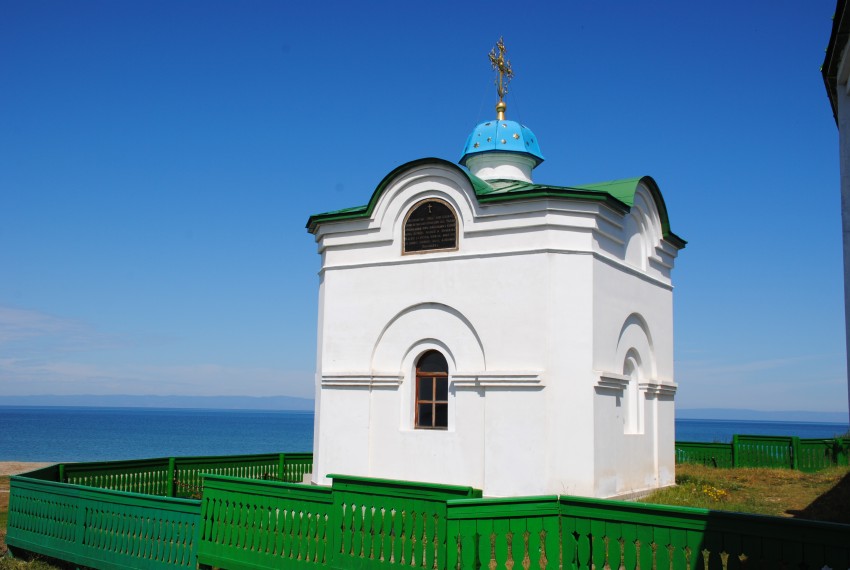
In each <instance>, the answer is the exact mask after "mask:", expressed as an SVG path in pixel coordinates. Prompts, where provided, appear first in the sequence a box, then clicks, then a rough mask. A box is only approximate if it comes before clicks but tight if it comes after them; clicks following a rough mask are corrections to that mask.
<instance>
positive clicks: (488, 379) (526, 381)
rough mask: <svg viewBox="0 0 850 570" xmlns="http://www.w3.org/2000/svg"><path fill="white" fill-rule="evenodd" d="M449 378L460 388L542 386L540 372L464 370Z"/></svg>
mask: <svg viewBox="0 0 850 570" xmlns="http://www.w3.org/2000/svg"><path fill="white" fill-rule="evenodd" d="M449 380H451V381H452V383H454V385H455V386H457V387H458V388H502V387H504V388H542V387H543V378H542V377H541V374H540V373H539V372H464V373H458V374H452V375H451V376H450V378H449Z"/></svg>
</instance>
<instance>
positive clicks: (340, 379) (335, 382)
mask: <svg viewBox="0 0 850 570" xmlns="http://www.w3.org/2000/svg"><path fill="white" fill-rule="evenodd" d="M402 380H403V377H402V376H401V375H399V374H326V375H323V376H322V387H324V386H342V387H358V388H381V387H384V388H395V387H398V386H399V385H401V382H402Z"/></svg>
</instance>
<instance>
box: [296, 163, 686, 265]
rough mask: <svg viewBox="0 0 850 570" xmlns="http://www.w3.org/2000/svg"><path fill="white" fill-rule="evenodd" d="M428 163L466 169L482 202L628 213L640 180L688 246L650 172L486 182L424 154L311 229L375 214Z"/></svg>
mask: <svg viewBox="0 0 850 570" xmlns="http://www.w3.org/2000/svg"><path fill="white" fill-rule="evenodd" d="M427 164H434V165H440V166H444V167H447V168H453V169H455V170H457V171H458V172H461V173H463V175H464V176H466V178H467V179H468V180H469V182H470V184H471V185H472V189H473V190H474V191H475V197H476V199H477V200H478V202H479V203H481V204H490V203H495V202H508V201H516V200H530V199H534V198H555V199H567V200H585V201H591V202H603V203H605V204H606V205H607V206H610V207H611V208H613V209H615V210H618V211H620V212H623V213H625V212H628V211H629V210H630V209H631V207H632V205H633V204H634V198H635V191H636V190H637V187H638V184H640V183H641V182H642V183H643V184H644V185H645V186H646V187H647V188H649V191H650V193H651V194H652V198H653V200H654V201H655V206H656V207H657V208H658V215H659V216H660V218H661V230H662V233H663V234H664V238H665V239H666V240H667V241H669V242H670V243H671V244H673V245H674V246H676V247H677V248H679V249H681V248H683V247H685V244H686V243H687V242H686V241H685V240H683V239H682V238H680V237H679V236H677V235H676V234H674V233H673V232H672V231H670V221H669V219H668V217H667V206H666V205H665V204H664V198H662V196H661V191H660V190H659V189H658V184H656V183H655V180H653V179H652V177H650V176H643V177H640V178H628V179H625V180H611V181H609V182H599V183H597V184H586V185H583V186H550V185H548V184H532V183H530V182H520V181H517V180H490V181H486V182H485V181H484V180H482V179H480V178H478V177H477V176H474V175H472V174H470V173H469V172H467V171H466V170H463V169H461V168H460V167H458V166H456V165H455V164H453V163H451V162H449V161H447V160H443V159H441V158H421V159H419V160H414V161H412V162H408V163H407V164H402V165H401V166H399V167H398V168H396V169H395V170H393V171H392V172H390V173H389V174H387V175H386V176H385V177H384V179H383V180H381V183H380V184H378V187H377V188H375V191H374V192H373V193H372V197H371V198H370V199H369V203H368V204H366V205H364V206H357V207H354V208H346V209H344V210H335V211H333V212H325V213H324V214H315V215H313V216H310V219H309V220H307V229H308V230H309V231H310V232H311V233H315V232H316V229H317V228H318V226H319V225H320V224H324V223H329V222H341V221H345V220H356V219H360V218H368V217H369V216H371V215H372V211H373V210H374V209H375V205H376V204H377V203H378V199H379V198H380V197H381V194H383V192H384V190H385V189H386V188H387V186H389V183H390V182H391V181H392V180H393V179H394V178H395V177H396V176H398V175H399V174H400V173H401V172H403V171H406V170H409V169H411V168H415V167H417V166H423V165H427Z"/></svg>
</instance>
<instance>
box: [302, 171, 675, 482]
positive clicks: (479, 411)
mask: <svg viewBox="0 0 850 570" xmlns="http://www.w3.org/2000/svg"><path fill="white" fill-rule="evenodd" d="M648 195H649V194H648V191H646V189H643V190H642V191H641V192H639V195H638V197H637V199H636V202H637V204H638V207H637V208H635V209H634V211H635V212H642V214H641V216H643V217H642V218H635V219H634V220H633V221H632V222H630V221H629V220H628V219H627V217H624V216H622V215H621V214H620V213H618V212H614V211H612V210H610V209H608V208H607V207H605V206H601V205H598V204H593V203H587V202H565V201H548V200H536V201H529V202H512V203H506V204H500V205H493V206H481V205H479V204H478V203H477V202H476V201H475V200H474V199H472V198H471V196H472V190H471V188H469V184H468V181H467V180H466V179H465V177H464V176H463V175H462V174H461V173H460V172H457V171H455V170H453V169H447V168H441V167H434V166H429V167H425V168H416V169H413V170H411V171H410V172H408V173H405V174H404V175H402V176H401V177H400V178H399V180H397V181H395V182H393V183H392V184H391V185H390V186H389V187H388V188H387V190H386V191H385V193H384V195H383V196H382V198H381V200H379V203H378V205H377V206H376V209H375V212H374V214H373V218H372V220H368V221H363V220H360V221H350V222H341V223H335V224H327V225H323V226H321V227H320V228H319V230H318V233H317V240H318V242H319V248H320V251H321V253H322V272H321V288H320V311H319V318H320V323H319V356H318V359H319V363H318V366H317V370H318V373H317V419H316V421H317V426H316V438H315V442H316V453H315V457H314V462H315V463H314V469H313V477H314V482H316V483H322V484H327V483H329V480H328V479H327V475H328V474H329V473H345V474H350V475H362V476H373V477H385V478H396V479H408V480H418V481H431V482H437V483H451V484H462V485H472V486H474V487H478V488H482V489H483V490H484V492H485V494H486V495H488V496H508V495H534V494H546V493H561V494H577V495H586V496H612V495H616V494H621V493H625V492H631V491H634V490H639V489H644V488H648V487H652V486H658V485H665V484H670V483H672V474H673V469H674V466H673V463H672V460H673V409H672V408H673V405H672V392H670V391H668V392H667V393H665V394H664V395H662V396H658V395H655V394H651V395H649V396H647V397H646V398H645V401H644V404H643V406H644V408H643V430H642V433H641V434H629V435H626V434H625V433H624V430H623V420H622V415H619V416H618V410H617V406H616V395H614V394H611V393H609V392H610V391H609V392H606V391H605V390H599V389H597V384H598V381H599V376H600V373H601V372H612V373H622V366H623V362H622V356H623V355H622V354H618V349H619V350H621V352H622V347H620V346H618V338H619V336H620V333H621V329H622V328H623V326H624V323H626V321H627V320H628V319H629V317H630V315H632V314H635V313H637V314H640V315H641V318H642V319H644V322H645V323H646V328H647V329H648V330H649V331H650V333H651V336H652V339H653V343H652V348H651V350H650V349H648V348H646V347H643V346H641V347H640V349H641V350H643V351H644V354H642V355H641V356H642V358H643V359H645V361H646V364H647V367H648V368H647V370H646V371H644V377H645V379H647V380H648V381H650V382H649V383H650V384H652V383H656V384H657V383H666V384H668V385H670V386H672V385H673V384H672V378H673V360H672V292H671V286H670V281H669V277H670V269H671V267H672V259H673V257H675V250H674V249H673V248H672V247H670V246H669V244H665V243H663V242H661V241H660V227H658V226H659V223H658V219H657V212H655V211H654V206H653V204H652V203H651V199H649V200H647V199H646V197H647V196H648ZM430 197H433V198H439V199H442V200H445V201H446V202H448V203H450V204H451V205H452V207H453V208H455V210H456V211H457V212H458V216H459V218H460V220H459V221H460V236H459V240H460V247H459V249H458V251H456V252H444V253H428V254H421V255H407V256H403V255H401V252H400V249H401V247H400V240H401V227H400V223H399V220H401V219H403V217H404V213H405V212H406V211H407V210H408V209H409V208H410V207H412V206H413V205H414V204H415V203H417V202H418V201H419V200H421V199H423V198H430ZM653 216H654V217H653ZM640 223H643V225H644V227H643V231H644V235H643V236H642V237H641V239H642V240H644V242H643V243H642V244H641V245H639V247H640V248H642V249H641V250H640V251H642V252H643V253H642V255H644V256H645V257H646V259H642V258H640V257H635V256H634V253H633V252H632V253H631V254H630V255H627V250H628V245H629V240H628V239H626V236H624V233H625V232H626V231H627V228H629V227H633V226H634V225H635V224H638V225H640ZM633 245H634V244H633ZM653 256H654V259H653ZM627 258H629V261H630V263H627ZM635 259H637V263H635ZM624 291H627V292H628V294H627V295H625V296H624V295H623V292H624ZM629 334H631V333H629ZM428 349H437V350H440V351H441V352H442V353H443V354H444V355H445V356H446V357H447V360H448V362H449V369H450V378H451V379H452V382H451V392H450V393H451V395H450V399H451V404H450V414H449V429H448V430H447V431H428V430H415V429H413V427H412V426H413V419H412V409H413V398H414V396H413V394H412V385H413V382H414V379H413V367H414V365H415V360H416V358H417V357H418V356H419V355H421V354H422V353H423V352H424V351H425V350H428ZM650 391H652V390H650ZM320 416H321V417H320ZM575 434H580V436H578V437H576V435H575ZM518 466H521V468H518Z"/></svg>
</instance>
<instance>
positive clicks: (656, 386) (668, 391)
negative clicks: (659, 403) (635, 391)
mask: <svg viewBox="0 0 850 570" xmlns="http://www.w3.org/2000/svg"><path fill="white" fill-rule="evenodd" d="M638 386H640V389H641V390H643V391H644V392H646V393H647V395H652V396H673V395H675V394H676V390H677V389H678V388H679V386H678V385H677V384H661V383H658V382H641V383H640V384H638Z"/></svg>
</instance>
